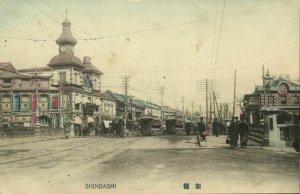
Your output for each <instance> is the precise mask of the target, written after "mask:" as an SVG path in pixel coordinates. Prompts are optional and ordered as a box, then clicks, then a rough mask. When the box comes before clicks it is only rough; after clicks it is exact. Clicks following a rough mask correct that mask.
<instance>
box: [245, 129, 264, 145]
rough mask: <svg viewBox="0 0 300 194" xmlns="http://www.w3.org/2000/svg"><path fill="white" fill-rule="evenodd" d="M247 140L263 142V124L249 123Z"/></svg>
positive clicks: (260, 143)
mask: <svg viewBox="0 0 300 194" xmlns="http://www.w3.org/2000/svg"><path fill="white" fill-rule="evenodd" d="M248 138H249V140H251V141H253V142H255V143H257V144H259V145H263V144H264V126H263V125H249V134H248Z"/></svg>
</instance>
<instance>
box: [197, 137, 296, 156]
mask: <svg viewBox="0 0 300 194" xmlns="http://www.w3.org/2000/svg"><path fill="white" fill-rule="evenodd" d="M206 138H207V144H205V142H201V147H202V148H218V147H219V148H220V147H230V145H229V144H226V138H227V135H220V136H219V137H216V136H213V135H209V136H207V137H206ZM238 145H239V142H238ZM249 148H250V149H263V150H268V151H274V152H285V153H298V152H296V150H295V149H294V148H293V147H289V146H284V147H263V146H260V145H259V146H258V145H255V144H252V143H251V142H248V146H247V148H246V149H249Z"/></svg>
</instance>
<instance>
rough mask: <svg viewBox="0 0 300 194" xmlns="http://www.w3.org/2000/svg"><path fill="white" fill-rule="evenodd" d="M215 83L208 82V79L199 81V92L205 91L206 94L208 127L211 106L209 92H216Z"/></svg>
mask: <svg viewBox="0 0 300 194" xmlns="http://www.w3.org/2000/svg"><path fill="white" fill-rule="evenodd" d="M215 87H216V85H215V81H214V80H208V79H207V78H206V79H205V80H197V90H198V91H205V94H206V99H205V101H206V118H205V122H206V125H207V124H208V119H209V114H208V113H209V107H208V106H209V105H208V101H209V99H208V98H209V97H208V94H209V92H211V91H213V90H215Z"/></svg>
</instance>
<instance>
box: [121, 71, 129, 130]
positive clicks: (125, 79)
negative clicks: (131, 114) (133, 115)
mask: <svg viewBox="0 0 300 194" xmlns="http://www.w3.org/2000/svg"><path fill="white" fill-rule="evenodd" d="M121 78H122V82H123V88H124V97H125V98H124V114H125V127H127V120H128V107H127V105H128V87H129V79H130V77H129V76H127V75H125V76H123V77H121ZM124 134H125V133H124Z"/></svg>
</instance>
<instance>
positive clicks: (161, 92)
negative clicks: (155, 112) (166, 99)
mask: <svg viewBox="0 0 300 194" xmlns="http://www.w3.org/2000/svg"><path fill="white" fill-rule="evenodd" d="M158 90H159V93H160V119H161V120H163V96H164V94H165V90H166V88H165V87H163V86H161V87H159V88H158Z"/></svg>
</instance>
